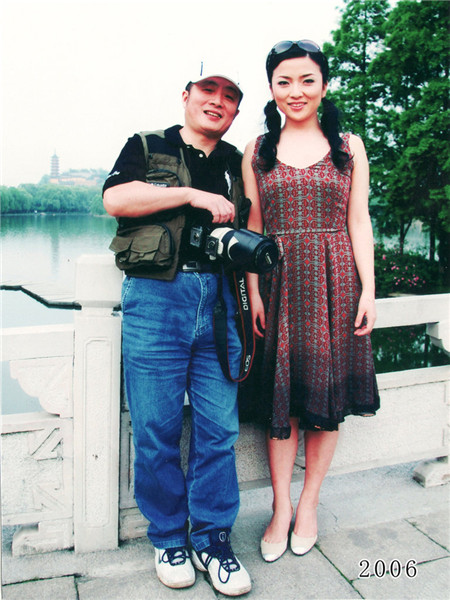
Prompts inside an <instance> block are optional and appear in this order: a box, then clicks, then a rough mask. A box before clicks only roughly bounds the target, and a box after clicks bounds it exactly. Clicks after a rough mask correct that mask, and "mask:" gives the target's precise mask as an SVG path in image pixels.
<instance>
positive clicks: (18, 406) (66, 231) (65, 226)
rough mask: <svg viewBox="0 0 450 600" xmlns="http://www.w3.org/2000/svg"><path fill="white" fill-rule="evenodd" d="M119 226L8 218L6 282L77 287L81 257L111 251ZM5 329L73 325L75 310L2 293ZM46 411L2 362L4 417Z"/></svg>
mask: <svg viewBox="0 0 450 600" xmlns="http://www.w3.org/2000/svg"><path fill="white" fill-rule="evenodd" d="M115 228H116V222H115V219H113V218H111V217H93V216H89V215H23V216H22V215H21V216H5V217H2V221H1V229H2V277H1V279H2V282H8V281H14V282H21V283H22V282H27V281H28V282H47V281H49V282H57V283H58V286H60V287H62V288H64V289H66V290H68V291H73V290H74V289H75V264H76V260H77V258H78V257H79V256H80V255H81V254H103V253H108V252H109V250H108V246H109V243H110V241H111V239H112V237H113V235H114V232H115ZM1 301H2V308H1V316H2V327H3V328H5V327H27V326H31V325H47V324H55V323H72V322H73V311H71V310H58V309H49V308H46V307H45V306H43V305H42V304H40V303H39V302H36V301H35V300H33V299H32V298H30V297H29V296H27V295H26V294H23V293H22V292H11V291H7V292H5V291H2V292H1ZM35 410H41V408H40V405H39V402H38V401H37V399H36V398H31V397H30V396H28V395H27V394H25V392H24V391H23V390H22V389H21V387H20V386H19V384H18V383H17V381H15V380H14V379H11V377H10V375H9V363H5V362H3V363H2V414H11V413H17V412H32V411H35Z"/></svg>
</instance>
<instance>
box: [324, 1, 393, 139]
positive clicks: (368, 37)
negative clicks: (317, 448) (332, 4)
mask: <svg viewBox="0 0 450 600" xmlns="http://www.w3.org/2000/svg"><path fill="white" fill-rule="evenodd" d="M388 10H389V2H388V0H345V8H344V9H343V11H342V18H341V21H340V24H339V29H337V30H336V31H334V32H333V34H332V35H333V42H334V43H333V44H330V43H326V44H324V47H323V51H324V53H325V55H326V56H327V57H328V60H329V65H330V74H331V78H332V81H331V87H330V91H329V94H328V97H329V98H330V100H332V101H333V102H335V103H336V104H337V106H338V107H339V109H340V111H341V114H342V118H341V120H342V126H343V128H344V130H346V131H352V132H353V133H355V134H357V135H360V136H361V137H362V138H363V140H364V141H365V143H366V145H367V144H369V145H370V139H371V138H370V123H369V115H370V114H371V113H372V112H373V111H374V110H375V107H374V105H373V100H372V99H371V95H370V92H371V86H372V81H371V79H370V77H369V76H368V70H369V67H370V64H371V61H372V60H373V59H374V57H375V56H376V55H377V53H378V52H379V50H380V48H381V44H382V41H383V38H384V33H383V25H384V22H385V20H386V17H387V13H388ZM368 149H369V151H370V148H368Z"/></svg>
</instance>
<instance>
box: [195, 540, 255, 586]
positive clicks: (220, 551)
mask: <svg viewBox="0 0 450 600" xmlns="http://www.w3.org/2000/svg"><path fill="white" fill-rule="evenodd" d="M211 538H212V539H211V541H212V542H213V543H212V544H211V546H208V547H207V548H204V549H203V550H199V551H198V552H196V551H195V550H193V551H192V562H193V563H194V566H195V568H196V569H198V570H199V571H208V573H209V575H210V577H211V581H212V584H213V586H214V588H215V589H216V590H217V591H218V592H220V593H221V594H225V595H226V596H240V595H241V594H246V593H247V592H249V591H250V590H251V588H252V583H251V581H250V576H249V574H248V573H247V571H246V570H245V569H244V567H243V566H242V565H241V563H240V562H239V560H238V559H237V558H236V556H235V554H234V552H233V549H232V548H231V544H230V535H229V533H228V532H227V531H217V532H214V533H213V534H212V536H211Z"/></svg>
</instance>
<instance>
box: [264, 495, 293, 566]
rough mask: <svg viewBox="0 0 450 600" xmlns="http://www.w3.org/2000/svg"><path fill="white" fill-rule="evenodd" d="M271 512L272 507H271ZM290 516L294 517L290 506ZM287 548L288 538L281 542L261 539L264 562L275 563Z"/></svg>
mask: <svg viewBox="0 0 450 600" xmlns="http://www.w3.org/2000/svg"><path fill="white" fill-rule="evenodd" d="M272 510H273V506H272ZM291 510H292V515H291V519H292V516H293V515H294V507H293V506H292V504H291ZM287 547H288V536H286V539H285V540H283V541H282V542H266V540H265V539H264V537H263V538H262V539H261V554H262V557H263V559H264V560H265V561H266V562H275V561H276V560H278V559H279V558H281V557H282V556H283V554H284V553H285V552H286V550H287Z"/></svg>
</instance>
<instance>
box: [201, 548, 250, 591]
mask: <svg viewBox="0 0 450 600" xmlns="http://www.w3.org/2000/svg"><path fill="white" fill-rule="evenodd" d="M203 552H206V553H207V554H208V558H207V559H206V560H205V563H204V564H205V567H206V568H208V565H209V563H210V562H211V561H212V559H213V558H217V560H218V561H219V571H218V574H217V576H218V577H219V580H220V581H221V583H227V582H228V580H229V579H230V576H231V573H235V572H236V571H239V570H240V569H241V567H240V565H239V563H238V560H237V558H236V556H235V555H234V552H233V550H232V549H231V545H230V542H229V540H226V541H225V542H222V543H219V544H217V545H212V546H209V547H208V548H205V550H203ZM222 571H225V575H223V576H222ZM222 577H225V579H223V578H222Z"/></svg>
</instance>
